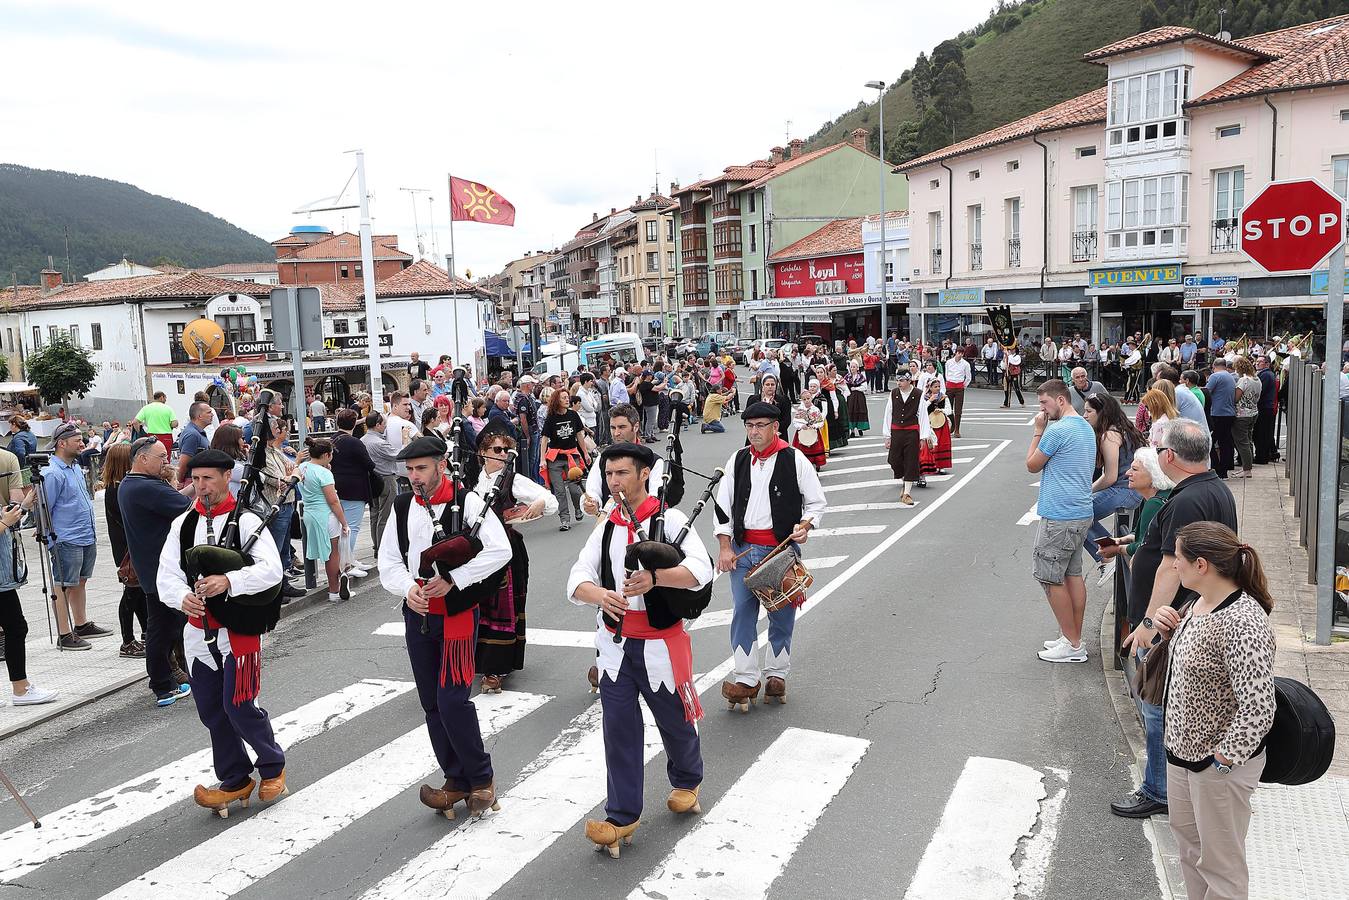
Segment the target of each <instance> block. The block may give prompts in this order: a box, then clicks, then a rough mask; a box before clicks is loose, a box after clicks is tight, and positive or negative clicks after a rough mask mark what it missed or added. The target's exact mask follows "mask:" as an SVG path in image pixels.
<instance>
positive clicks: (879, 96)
mask: <svg viewBox="0 0 1349 900" xmlns="http://www.w3.org/2000/svg"><path fill="white" fill-rule="evenodd" d="M864 86H865V87H869V88H875V89H876V106H878V107H879V108H880V111H881V124H880V129H881V146H880V150H881V153H880V156H881V159H880V173H881V265H880V270H881V346H882V347H884V346H885V340H886V337H887V332H886V327H885V326H886V321H885V307H886V303H887V299H888V298H887V296H886V294H887V291H886V282H887V281H888V279H887V278H886V259H885V82H884V81H868V82H867V83H866V85H864Z"/></svg>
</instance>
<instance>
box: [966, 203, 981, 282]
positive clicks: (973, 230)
mask: <svg viewBox="0 0 1349 900" xmlns="http://www.w3.org/2000/svg"><path fill="white" fill-rule="evenodd" d="M966 221H967V222H968V228H969V237H970V268H971V269H982V268H983V267H984V208H983V206H981V205H979V204H975V205H974V206H971V207H969V208H968V210H967V215H966Z"/></svg>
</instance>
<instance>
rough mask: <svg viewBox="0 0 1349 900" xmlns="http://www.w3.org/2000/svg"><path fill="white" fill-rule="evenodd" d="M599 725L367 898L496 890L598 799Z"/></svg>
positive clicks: (590, 718)
mask: <svg viewBox="0 0 1349 900" xmlns="http://www.w3.org/2000/svg"><path fill="white" fill-rule="evenodd" d="M1010 443H1011V441H1010V440H1004V441H1001V442H1000V443H999V444H998V446H997V447H996V448H994V449H993V450H992V452H990V453H989V454H988V455H987V456H986V457H985V458H984V459H983V461H982V462H980V463H979V464H978V465H976V466H975V467H974V468H973V469H971V470H970V471H969V472H967V473H966V474H965V475H964V476H962V478H961V479H960V481H958V482H957V483H956V484H955V485H953V486H952V488H951V489H950V490H948V491H945V492H943V493H942V495H941V496H940V497H938V498H937V499H936V500H934V501H933V502H932V503H931V504H930V505H928V506H926V507H924V508H923V509H922V510H920V511H919V512H918V513H917V515H915V516H914V517H913V518H911V519H909V520H908V521H907V522H906V523H905V524H904V525H903V526H901V527H900V528H898V529H896V530H895V531H894V533H892V534H891V535H890V536H889V537H887V538H886V539H885V540H883V541H881V542H880V543H879V544H878V545H877V546H876V547H874V548H872V549H871V550H870V551H868V552H867V553H866V554H865V555H863V556H862V557H861V558H860V559H858V560H857V561H856V562H854V563H853V564H852V565H851V566H849V567H848V568H847V569H846V570H844V571H843V573H842V574H840V575H838V576H836V577H835V578H833V579H832V580H831V581H830V582H829V583H828V584H826V585H825V586H824V587H823V588H821V589H820V590H819V591H816V592H814V593H813V594H812V596H811V597H810V598H809V599H808V600H806V602H805V604H803V605H802V607H801V608H800V609H799V610H797V613H796V617H797V620H798V621H799V620H800V618H801V617H802V616H804V615H806V614H807V613H809V611H810V610H812V609H814V608H815V607H817V606H819V605H820V604H821V603H823V602H824V601H826V600H827V599H829V598H830V597H832V596H833V595H834V593H835V592H836V591H838V590H839V589H840V588H842V587H843V586H844V585H845V584H847V583H848V581H850V580H851V579H852V578H853V577H854V576H855V575H857V573H859V572H861V571H862V570H863V569H865V568H866V567H867V566H869V565H870V564H871V563H873V562H875V561H876V559H877V558H879V557H880V555H881V554H882V553H884V552H886V551H887V550H889V549H890V548H891V547H893V546H894V545H895V544H896V543H897V542H898V541H899V540H901V539H902V538H903V537H904V536H905V535H907V534H908V533H909V532H911V531H912V530H913V529H914V528H917V527H918V526H919V525H920V524H922V522H924V521H925V520H926V519H927V517H928V516H930V515H932V514H933V513H934V512H936V511H937V510H938V509H940V508H941V507H942V505H943V504H944V503H946V502H947V501H948V500H949V499H950V498H951V497H954V496H955V495H956V494H958V493H959V492H960V491H961V490H962V489H963V488H965V487H967V486H968V485H969V484H970V483H971V482H973V481H974V479H975V478H977V477H978V475H979V473H980V472H982V471H983V470H984V469H985V468H986V467H987V466H988V465H989V464H990V463H991V462H992V461H993V460H994V458H996V457H997V455H998V454H999V453H1001V452H1002V451H1003V450H1004V449H1005V448H1006V447H1007V445H1008V444H1010ZM887 483H888V482H887ZM761 609H762V607H761ZM734 663H735V658H734V657H727V658H726V659H724V660H722V661H721V663H719V664H718V665H717V666H716V667H715V668H713V669H711V670H710V671H708V672H706V673H704V674H703V675H702V676H700V677H699V678H698V679H697V680H696V682H695V683H694V690H696V691H697V692H698V693H699V694H702V693H704V692H705V691H707V690H708V689H709V688H711V687H712V686H714V685H716V684H718V683H719V682H720V681H721V680H722V679H723V678H725V677H726V676H727V675H728V674H730V672H731V670H732V668H733V667H734ZM600 725H601V708H600V705H599V704H594V705H592V706H590V707H588V708H587V709H586V711H585V712H583V713H581V714H580V715H579V716H577V717H576V718H575V719H573V720H572V721H571V724H570V725H568V726H567V727H566V728H565V729H563V731H562V733H561V734H559V735H558V736H557V737H556V738H554V739H553V741H552V742H551V743H550V744H549V745H548V746H547V747H546V748H544V750H543V752H542V753H540V754H539V755H538V756H537V757H535V758H534V760H533V762H531V763H530V764H529V765H527V766H526V767H525V769H524V770H523V771H522V772H521V773H520V777H519V779H518V780H517V781H516V783H515V784H514V785H513V786H512V787H511V788H510V790H508V791H507V792H506V793H504V794H502V795H501V811H500V812H499V813H495V814H491V815H488V816H486V817H485V818H483V819H481V820H477V821H474V822H468V823H466V824H465V825H463V826H461V827H459V828H456V829H455V830H454V831H452V832H451V833H449V834H447V835H446V836H445V837H443V838H441V839H440V840H439V841H437V842H436V843H435V844H433V845H432V846H431V847H429V848H427V849H426V850H425V851H423V852H422V853H420V854H418V855H417V856H414V857H413V858H412V859H410V860H408V862H407V863H405V864H404V865H403V866H402V867H400V868H399V869H398V870H397V871H395V872H393V873H391V874H390V875H389V876H388V877H387V878H385V879H384V880H383V881H381V882H380V883H379V884H377V885H376V886H375V887H374V888H372V889H371V890H370V891H369V892H367V893H366V894H365V897H366V898H367V900H376V898H379V900H403V898H413V897H427V898H437V900H439V898H442V897H446V896H455V897H459V896H468V897H488V896H490V895H491V894H493V893H495V892H496V891H497V890H499V889H500V888H501V887H502V886H503V885H504V884H506V883H507V882H508V881H510V880H511V879H512V878H514V877H515V875H516V874H517V873H518V872H519V871H520V870H521V869H523V868H524V867H525V866H527V865H529V863H531V862H532V861H533V860H535V859H537V858H538V857H539V856H540V855H541V854H542V853H543V852H544V851H545V850H547V849H548V848H549V847H551V846H552V845H553V842H554V841H556V840H557V839H558V838H560V837H561V836H562V835H563V834H566V833H567V832H568V831H569V830H570V829H571V828H572V826H573V825H574V824H575V823H576V822H578V821H580V820H581V818H582V817H583V816H585V815H586V813H588V812H589V811H590V810H592V809H594V808H595V807H596V806H598V805H600V804H601V803H603V802H604V797H605V790H606V788H605V784H606V780H607V775H606V772H605V769H604V765H603V764H602V762H601V760H603V759H604V738H603V735H602V734H601V732H600ZM644 742H645V748H644V751H643V764H644V765H645V764H646V763H649V762H651V760H653V759H655V758H656V756H657V754H659V753H660V751H661V743H660V733H659V731H657V730H656V729H655V728H652V727H648V728H646V729H645V732H644ZM946 900H949V898H946Z"/></svg>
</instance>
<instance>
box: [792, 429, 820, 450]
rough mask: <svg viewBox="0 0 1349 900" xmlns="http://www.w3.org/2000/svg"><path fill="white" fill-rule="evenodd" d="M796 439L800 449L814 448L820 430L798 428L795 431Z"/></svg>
mask: <svg viewBox="0 0 1349 900" xmlns="http://www.w3.org/2000/svg"><path fill="white" fill-rule="evenodd" d="M796 439H797V440H798V441H800V442H801V446H802V447H814V446H815V444H816V443H817V442H818V441H819V440H820V429H818V428H798V429H796Z"/></svg>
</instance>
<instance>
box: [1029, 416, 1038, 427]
mask: <svg viewBox="0 0 1349 900" xmlns="http://www.w3.org/2000/svg"><path fill="white" fill-rule="evenodd" d="M1037 417H1038V413H1037V414H1036V415H1034V416H1031V417H1030V418H1029V419H1027V420H1026V424H1027V425H1034V424H1035V420H1036V418H1037Z"/></svg>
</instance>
